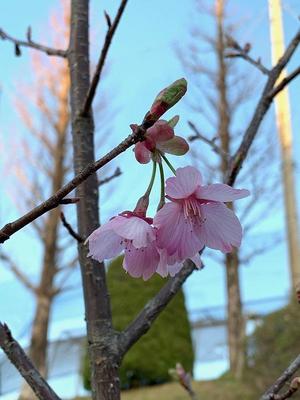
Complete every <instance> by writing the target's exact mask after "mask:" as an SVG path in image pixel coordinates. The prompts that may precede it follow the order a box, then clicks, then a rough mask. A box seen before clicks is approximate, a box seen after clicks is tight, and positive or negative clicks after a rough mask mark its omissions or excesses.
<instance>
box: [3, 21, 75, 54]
mask: <svg viewBox="0 0 300 400" xmlns="http://www.w3.org/2000/svg"><path fill="white" fill-rule="evenodd" d="M30 31H31V30H30V28H28V31H27V41H25V40H19V39H16V38H14V37H12V36H10V35H8V34H7V33H6V32H4V31H3V29H0V38H1V39H2V40H8V41H9V42H12V43H13V44H14V45H15V49H16V55H18V56H20V55H21V52H20V47H31V48H33V49H36V50H39V51H42V52H43V53H46V54H48V56H58V57H64V58H66V57H67V54H68V51H67V50H60V49H53V48H51V47H48V46H44V45H41V44H39V43H36V42H34V41H33V40H32V39H31V33H30Z"/></svg>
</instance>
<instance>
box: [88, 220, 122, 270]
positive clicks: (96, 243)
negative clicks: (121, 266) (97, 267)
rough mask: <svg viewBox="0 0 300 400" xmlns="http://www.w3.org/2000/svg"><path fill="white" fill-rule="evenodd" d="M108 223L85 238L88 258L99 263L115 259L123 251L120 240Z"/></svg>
mask: <svg viewBox="0 0 300 400" xmlns="http://www.w3.org/2000/svg"><path fill="white" fill-rule="evenodd" d="M110 222H111V221H109V222H108V223H106V224H104V225H102V226H100V228H98V229H96V230H95V231H94V232H93V233H92V234H91V235H90V236H89V237H88V238H87V241H88V243H89V254H88V256H91V257H92V258H94V259H95V260H98V261H99V262H102V261H103V260H106V259H110V258H114V257H116V256H117V255H119V254H120V253H121V252H122V250H123V249H124V244H123V242H122V238H121V237H120V236H119V235H117V234H116V233H115V232H114V231H113V230H112V229H111V224H110Z"/></svg>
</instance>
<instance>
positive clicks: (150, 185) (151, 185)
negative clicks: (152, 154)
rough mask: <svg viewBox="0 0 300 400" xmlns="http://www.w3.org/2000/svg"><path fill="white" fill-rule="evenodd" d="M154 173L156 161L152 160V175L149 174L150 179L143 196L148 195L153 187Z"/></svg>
mask: <svg viewBox="0 0 300 400" xmlns="http://www.w3.org/2000/svg"><path fill="white" fill-rule="evenodd" d="M155 175H156V162H155V161H153V165H152V175H151V179H150V182H149V185H148V188H147V190H146V192H145V196H149V195H150V193H151V190H152V187H153V183H154V179H155Z"/></svg>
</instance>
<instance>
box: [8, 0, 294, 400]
mask: <svg viewBox="0 0 300 400" xmlns="http://www.w3.org/2000/svg"><path fill="white" fill-rule="evenodd" d="M126 3H127V2H126V1H125V0H123V1H121V5H120V8H119V11H118V12H117V17H116V18H115V19H114V21H113V22H111V21H110V18H109V19H108V21H109V23H108V33H111V29H114V30H115V28H116V21H117V18H119V19H120V17H121V15H122V12H123V10H124V8H125V5H126ZM88 6H89V4H88V2H87V1H86V0H73V1H72V3H71V38H70V43H69V47H68V49H67V50H60V51H59V50H56V49H50V50H49V48H48V47H47V48H46V50H45V47H44V46H40V45H37V44H36V43H34V44H35V46H34V47H35V48H38V49H39V50H41V51H46V52H47V53H50V54H55V55H58V56H63V57H67V58H68V60H69V66H70V71H71V119H72V133H73V143H74V167H75V174H76V175H75V177H74V178H73V179H72V180H70V181H69V182H68V183H66V184H65V185H64V186H62V187H61V188H60V189H59V190H58V191H57V192H56V193H55V194H53V195H52V196H50V197H49V198H48V199H47V200H45V201H44V202H42V203H40V204H39V205H38V206H36V207H35V208H33V209H32V210H31V211H29V212H27V213H26V214H24V215H23V216H21V217H20V218H18V219H17V220H15V221H12V222H10V223H7V224H6V225H5V226H4V227H3V228H2V229H1V230H0V242H1V243H4V242H5V241H7V240H9V237H10V236H11V235H13V234H14V233H15V232H17V231H18V230H20V229H22V228H24V227H25V226H27V225H28V224H30V223H31V222H33V221H35V220H36V219H37V218H38V217H41V216H42V215H44V214H45V213H47V212H49V211H50V210H52V209H55V208H56V207H58V206H59V204H61V203H62V202H66V201H69V199H66V198H65V197H66V196H67V195H68V194H69V193H71V192H72V190H74V189H75V188H76V190H77V193H78V194H79V195H80V202H79V203H78V207H77V208H78V211H77V217H78V226H79V234H80V236H81V237H82V238H85V237H86V236H87V235H88V234H89V233H91V231H92V230H93V229H95V228H96V227H97V226H98V224H99V218H98V182H97V179H96V175H95V172H96V171H97V170H99V169H100V168H102V167H103V166H104V165H106V164H108V163H109V162H110V161H111V160H113V159H114V158H116V157H117V156H118V155H119V154H120V153H122V152H123V151H125V150H127V149H128V148H129V147H130V146H132V145H134V144H135V143H137V142H138V141H143V140H144V137H145V132H146V130H147V129H148V128H149V127H151V126H152V125H153V124H154V123H155V122H156V121H157V118H155V117H154V116H153V115H152V114H151V113H147V114H146V115H145V117H144V119H143V121H142V123H141V124H140V125H138V126H136V127H135V130H134V132H133V133H132V134H131V135H129V136H128V137H127V138H126V139H125V140H123V141H122V142H121V143H120V144H119V145H118V146H116V147H115V148H114V149H112V150H111V151H110V152H109V153H107V154H106V155H104V156H103V157H102V158H101V159H99V160H97V161H94V145H93V132H94V125H93V116H92V111H91V109H90V105H91V104H92V100H93V96H92V97H90V96H89V95H88V93H92V91H91V87H92V86H94V88H93V92H94V93H95V90H96V87H97V83H98V79H97V78H95V76H96V75H94V78H93V79H92V80H91V82H92V83H91V84H90V81H89V48H88V47H89V46H88V44H89V41H88V22H89V8H88ZM3 35H4V34H3V31H2V33H1V36H2V38H3ZM4 36H5V37H4V39H7V40H10V41H12V42H13V43H14V45H15V46H19V47H20V46H22V45H24V46H26V45H27V46H30V45H31V44H32V43H30V41H27V42H26V44H24V42H22V41H19V40H17V39H14V38H11V37H10V39H8V35H4ZM108 36H110V38H109V40H111V37H112V35H108ZM299 42H300V31H299V32H297V34H296V35H295V37H294V38H293V40H292V41H291V42H290V44H289V46H288V47H287V49H286V51H285V53H284V55H283V57H282V58H281V59H280V61H279V62H278V64H277V65H276V66H275V67H274V68H273V69H272V70H270V73H269V75H268V79H267V82H266V84H265V87H264V89H263V92H262V94H261V96H260V99H259V101H258V104H257V106H256V108H255V111H254V114H253V117H252V119H251V121H250V123H249V125H248V127H247V128H246V130H245V133H244V135H243V136H242V140H241V142H240V144H239V145H238V148H237V150H236V152H235V153H234V154H233V156H232V159H231V163H230V167H229V171H228V176H227V178H226V183H228V184H230V185H233V184H234V182H235V180H236V178H237V175H238V173H239V171H240V169H241V167H242V165H243V162H244V160H245V158H246V156H247V154H248V151H249V149H250V147H251V145H252V143H253V140H254V139H255V136H256V134H257V130H258V128H259V126H260V123H261V122H262V119H263V117H264V116H265V114H266V112H267V111H268V109H269V108H270V105H271V104H272V101H273V98H274V97H275V96H276V94H277V93H278V92H279V91H280V90H282V89H283V88H284V87H285V85H287V84H288V83H289V82H291V81H292V79H294V78H295V77H296V76H297V74H299V73H300V69H299V72H298V73H296V72H295V71H294V72H292V74H291V75H289V76H287V78H286V79H285V80H284V81H280V82H279V83H277V81H278V78H279V76H280V73H281V71H282V69H283V68H284V67H285V66H286V64H287V63H288V62H289V60H290V58H291V57H292V55H293V53H294V51H295V49H296V48H297V46H298V44H299ZM31 47H33V46H31ZM19 50H20V49H19ZM100 60H101V57H100ZM98 65H99V64H98ZM98 72H99V71H98ZM96 73H97V72H96ZM98 75H99V73H98ZM85 99H89V100H88V101H87V100H85ZM176 99H177V101H178V97H177V96H176ZM87 104H88V106H87ZM78 250H79V260H80V265H81V272H82V278H83V291H84V300H85V312H86V321H87V332H88V343H89V354H90V359H91V364H92V388H93V391H92V397H93V399H95V400H103V399H104V400H117V399H119V398H120V388H119V377H118V368H119V365H120V362H121V360H122V357H123V356H124V354H125V353H126V352H127V351H128V349H129V348H130V347H131V346H132V345H133V344H134V343H135V342H136V341H137V340H138V339H139V338H140V337H141V335H143V334H145V333H146V332H147V331H148V330H149V329H150V328H151V325H152V323H153V322H154V321H155V319H156V318H157V317H158V316H159V314H160V312H161V311H162V310H163V309H164V308H165V306H166V305H167V304H168V302H169V301H170V300H171V299H172V298H173V296H174V295H175V294H176V293H177V291H178V290H179V289H180V288H181V286H182V284H183V282H184V281H185V280H186V279H187V277H188V276H189V275H190V274H191V273H192V272H193V270H194V264H193V263H192V262H191V261H189V260H187V261H186V262H185V264H184V267H183V269H182V270H181V271H180V272H179V273H178V274H177V275H176V276H175V277H174V278H171V279H170V280H168V281H167V283H166V284H165V286H164V287H163V288H162V289H161V290H160V291H159V292H158V293H157V295H156V296H155V297H154V298H153V299H152V300H151V301H150V302H148V304H147V305H146V306H145V307H144V309H142V310H141V312H140V313H139V315H138V316H137V317H136V318H135V319H134V320H133V321H132V322H131V323H130V325H129V326H128V327H127V328H126V329H125V330H124V331H123V332H116V331H115V330H114V329H113V327H112V324H111V312H110V302H109V295H108V292H107V287H106V282H105V270H104V268H101V266H99V264H98V263H96V262H94V261H92V260H91V259H89V258H87V250H86V247H85V246H84V245H83V244H82V243H78ZM99 267H100V268H99ZM0 346H1V347H2V349H3V350H4V351H5V352H6V354H7V356H8V357H9V358H10V360H11V361H12V362H13V363H14V365H15V366H16V367H17V368H18V370H19V371H20V373H21V374H22V376H23V377H24V378H25V379H26V381H27V382H28V383H29V384H30V386H31V387H32V389H33V390H34V391H35V393H36V394H37V396H38V397H39V398H40V399H49V400H50V399H55V400H57V399H58V397H57V395H56V394H55V393H54V392H53V391H52V390H51V389H50V388H49V385H48V384H47V382H45V380H44V379H43V378H42V377H41V376H40V375H39V374H38V373H37V371H36V369H35V368H34V367H33V365H32V363H31V362H30V360H29V359H28V358H26V356H25V355H24V353H23V352H22V349H21V348H20V346H19V344H18V343H17V342H16V341H15V340H14V338H13V337H12V335H11V333H10V331H9V329H8V327H7V326H5V325H4V324H0Z"/></svg>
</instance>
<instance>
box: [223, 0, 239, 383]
mask: <svg viewBox="0 0 300 400" xmlns="http://www.w3.org/2000/svg"><path fill="white" fill-rule="evenodd" d="M216 16H217V58H218V82H217V91H218V94H219V107H218V108H219V110H218V111H219V112H218V114H219V129H218V130H219V137H220V142H221V149H222V150H223V154H230V141H231V136H230V112H229V105H228V100H227V82H226V76H227V66H226V63H225V57H224V50H225V45H224V29H223V21H224V1H223V0H216ZM228 169H229V162H228V158H227V157H226V156H224V155H222V156H221V162H220V171H221V173H222V177H223V180H225V179H226V176H227V172H228ZM230 208H231V209H233V205H232V204H230ZM225 266H226V281H227V328H228V347H229V361H230V371H231V373H232V374H233V376H234V377H235V378H240V377H241V373H242V369H243V366H244V360H245V357H244V356H245V350H244V335H245V326H244V321H243V313H242V303H241V295H240V283H239V257H238V250H235V251H234V252H232V253H230V254H227V255H226V257H225Z"/></svg>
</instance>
